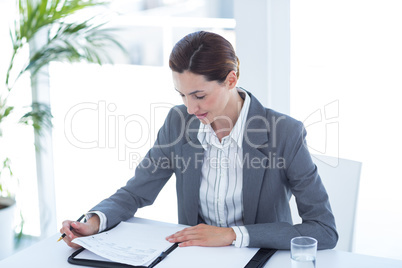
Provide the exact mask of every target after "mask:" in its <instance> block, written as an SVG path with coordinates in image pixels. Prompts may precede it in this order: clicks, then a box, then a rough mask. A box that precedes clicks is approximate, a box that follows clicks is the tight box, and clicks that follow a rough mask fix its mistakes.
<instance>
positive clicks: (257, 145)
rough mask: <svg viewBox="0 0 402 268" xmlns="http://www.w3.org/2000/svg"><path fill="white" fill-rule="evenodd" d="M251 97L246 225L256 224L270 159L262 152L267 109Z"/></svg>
mask: <svg viewBox="0 0 402 268" xmlns="http://www.w3.org/2000/svg"><path fill="white" fill-rule="evenodd" d="M248 94H249V95H250V97H251V103H250V109H249V113H248V116H247V123H246V129H245V133H244V137H245V138H244V139H243V211H244V214H243V216H244V224H253V223H255V219H256V215H257V208H258V202H259V199H260V194H261V191H260V190H261V186H262V182H263V180H264V174H265V172H266V168H264V167H267V166H268V157H267V156H266V155H265V154H264V153H263V152H261V150H262V149H263V148H266V147H267V143H268V129H267V118H266V115H265V113H266V112H265V108H264V107H263V106H262V105H261V104H260V103H259V102H258V100H257V99H256V98H255V97H254V96H253V95H251V94H250V93H248Z"/></svg>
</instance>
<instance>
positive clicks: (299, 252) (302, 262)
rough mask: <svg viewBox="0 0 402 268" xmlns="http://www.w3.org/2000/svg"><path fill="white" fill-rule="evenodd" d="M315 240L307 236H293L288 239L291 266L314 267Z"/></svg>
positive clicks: (299, 267)
mask: <svg viewBox="0 0 402 268" xmlns="http://www.w3.org/2000/svg"><path fill="white" fill-rule="evenodd" d="M316 255H317V240H315V239H314V238H312V237H308V236H299V237H295V238H293V239H292V240H291V241H290V257H291V261H292V268H315V259H316Z"/></svg>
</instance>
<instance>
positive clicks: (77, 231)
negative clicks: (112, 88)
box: [60, 214, 100, 249]
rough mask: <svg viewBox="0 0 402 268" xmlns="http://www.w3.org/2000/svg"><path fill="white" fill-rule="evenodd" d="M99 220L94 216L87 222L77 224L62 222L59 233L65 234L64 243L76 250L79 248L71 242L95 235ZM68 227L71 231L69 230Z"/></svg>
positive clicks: (97, 230) (75, 222)
mask: <svg viewBox="0 0 402 268" xmlns="http://www.w3.org/2000/svg"><path fill="white" fill-rule="evenodd" d="M99 224H100V219H99V216H98V215H96V214H94V215H93V216H92V217H91V218H90V219H89V220H88V221H87V222H77V221H69V220H66V221H63V226H62V227H61V229H60V233H61V234H63V233H65V234H66V236H65V237H64V238H63V240H64V242H66V243H67V245H69V246H70V247H72V248H75V249H78V248H80V247H81V246H80V245H77V244H75V243H72V242H71V241H72V240H73V239H74V238H77V237H81V236H88V235H93V234H97V233H98V232H99ZM70 227H72V229H71V230H70Z"/></svg>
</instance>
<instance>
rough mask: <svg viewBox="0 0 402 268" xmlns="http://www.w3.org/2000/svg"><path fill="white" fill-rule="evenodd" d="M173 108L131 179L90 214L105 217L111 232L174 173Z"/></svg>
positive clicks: (146, 201) (157, 192) (151, 198)
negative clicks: (100, 213) (94, 213)
mask: <svg viewBox="0 0 402 268" xmlns="http://www.w3.org/2000/svg"><path fill="white" fill-rule="evenodd" d="M174 113H175V109H174V108H173V109H171V111H170V112H169V114H168V116H167V118H166V120H165V123H164V125H163V126H162V127H161V129H160V130H159V132H158V136H157V139H156V141H155V144H154V146H153V147H152V148H151V149H150V150H149V151H148V153H147V154H146V155H145V157H144V158H143V160H142V161H141V162H140V163H139V164H138V166H137V168H136V170H135V174H134V177H132V178H131V179H130V180H129V181H128V182H127V184H126V185H125V186H124V187H122V188H120V189H119V190H117V192H116V193H115V194H113V195H112V196H110V197H109V198H107V199H105V200H103V201H101V202H100V203H99V204H98V205H96V206H95V207H94V208H92V209H91V211H101V212H103V213H104V214H105V215H106V218H107V226H106V229H110V228H112V227H114V226H115V225H117V224H118V223H120V222H121V221H125V220H127V219H129V218H131V217H133V215H134V214H135V212H136V211H137V209H138V208H141V207H144V206H148V205H151V204H152V203H153V202H154V201H155V199H156V197H157V195H158V194H159V192H160V190H161V189H162V188H163V186H164V185H165V184H166V182H167V181H168V180H169V178H170V177H171V175H172V173H173V169H172V165H171V159H170V157H171V156H172V154H171V150H172V146H171V145H170V142H169V141H170V136H171V129H170V128H171V127H172V125H173V126H174V122H172V120H173V121H174V118H175V117H177V116H175V115H174Z"/></svg>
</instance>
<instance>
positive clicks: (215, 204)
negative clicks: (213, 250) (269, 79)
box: [197, 88, 250, 247]
mask: <svg viewBox="0 0 402 268" xmlns="http://www.w3.org/2000/svg"><path fill="white" fill-rule="evenodd" d="M237 90H238V92H239V94H240V95H241V96H242V98H244V103H243V107H242V108H241V111H240V114H239V117H238V119H237V121H236V124H235V125H234V127H233V129H232V130H231V132H230V134H229V135H228V136H226V137H224V138H222V141H219V139H218V137H217V136H216V133H215V132H214V130H213V129H212V127H211V125H204V124H202V123H200V128H199V130H198V135H197V137H198V140H199V141H200V143H201V145H202V146H203V148H204V150H205V151H204V162H203V165H202V172H201V173H202V174H201V186H200V200H199V206H200V216H201V217H202V219H203V220H204V221H205V223H206V224H209V225H214V226H219V227H232V228H233V230H234V231H235V233H236V242H235V246H236V247H246V246H248V244H249V240H250V239H249V235H248V232H247V229H246V228H245V227H244V226H243V225H244V224H243V195H242V189H243V166H242V165H241V163H242V157H243V148H242V144H243V135H244V125H245V123H246V119H247V114H248V110H249V107H250V97H249V96H248V95H247V93H246V92H245V91H243V90H242V89H240V88H238V89H237Z"/></svg>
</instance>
